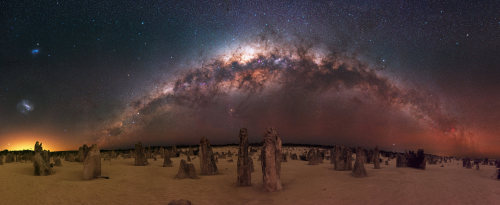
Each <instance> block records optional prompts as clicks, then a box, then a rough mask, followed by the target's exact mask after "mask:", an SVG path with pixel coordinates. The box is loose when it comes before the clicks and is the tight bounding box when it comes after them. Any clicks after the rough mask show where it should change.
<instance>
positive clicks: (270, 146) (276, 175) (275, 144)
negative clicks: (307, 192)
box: [261, 128, 282, 192]
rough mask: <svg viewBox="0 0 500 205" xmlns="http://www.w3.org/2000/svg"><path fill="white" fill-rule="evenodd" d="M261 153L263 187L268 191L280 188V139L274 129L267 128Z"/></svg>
mask: <svg viewBox="0 0 500 205" xmlns="http://www.w3.org/2000/svg"><path fill="white" fill-rule="evenodd" d="M261 153H262V154H261V156H262V161H261V162H262V180H263V184H264V189H265V190H266V191H269V192H273V191H279V190H281V189H282V185H281V180H280V172H281V139H280V137H279V136H278V132H277V131H276V129H274V128H268V129H267V131H266V134H265V136H264V145H263V146H262V152H261Z"/></svg>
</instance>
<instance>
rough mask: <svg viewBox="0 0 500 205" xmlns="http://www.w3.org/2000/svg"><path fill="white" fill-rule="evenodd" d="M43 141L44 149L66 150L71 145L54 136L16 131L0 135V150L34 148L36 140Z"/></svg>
mask: <svg viewBox="0 0 500 205" xmlns="http://www.w3.org/2000/svg"><path fill="white" fill-rule="evenodd" d="M37 141H38V142H40V143H42V146H43V149H44V150H50V151H64V150H70V149H69V146H64V145H62V144H61V143H60V142H57V141H56V140H54V137H40V136H39V135H38V134H37V135H35V134H32V133H16V134H10V135H4V136H0V150H6V149H7V150H9V151H21V150H34V148H35V143H36V142H37Z"/></svg>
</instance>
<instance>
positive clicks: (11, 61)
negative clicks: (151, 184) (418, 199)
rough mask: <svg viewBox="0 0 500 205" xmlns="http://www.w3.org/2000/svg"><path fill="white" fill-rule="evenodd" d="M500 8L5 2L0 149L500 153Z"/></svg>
mask: <svg viewBox="0 0 500 205" xmlns="http://www.w3.org/2000/svg"><path fill="white" fill-rule="evenodd" d="M498 11H500V2H499V1H488V0H480V1H474V0H467V1H449V2H448V1H229V0H226V1H200V0H195V1H189V0H183V1H137V0H134V1H125V0H119V1H118V0H116V1H77V0H74V1H65V0H59V1H57V0H43V1H8V2H2V3H0V20H1V24H0V31H1V32H0V149H2V150H3V149H33V147H32V146H33V144H34V141H35V140H40V141H42V142H43V144H44V146H46V147H48V148H49V149H52V150H69V149H76V148H77V147H78V146H80V145H81V144H83V143H98V144H99V145H100V146H101V147H102V148H121V147H131V146H132V145H133V144H134V143H136V142H137V141H142V142H143V143H144V144H148V145H171V144H197V143H199V139H200V138H201V137H202V136H206V137H208V138H209V140H210V141H211V143H212V144H225V143H237V142H238V133H239V132H238V130H239V128H241V127H247V128H248V129H249V136H250V141H251V142H259V141H260V140H261V138H262V135H263V133H264V129H265V128H266V127H268V126H274V127H276V128H277V129H278V132H279V133H280V135H281V137H282V139H283V141H284V142H286V143H308V144H326V145H331V144H346V145H351V146H354V145H356V146H358V145H359V146H369V147H374V146H375V145H378V146H379V147H381V148H383V149H387V150H395V151H403V150H405V149H416V148H425V149H426V150H428V152H432V153H437V154H462V155H463V154H466V155H473V154H480V155H487V156H499V155H500V129H499V128H500V12H498Z"/></svg>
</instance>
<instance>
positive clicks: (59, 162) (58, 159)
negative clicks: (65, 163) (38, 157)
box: [54, 157, 62, 167]
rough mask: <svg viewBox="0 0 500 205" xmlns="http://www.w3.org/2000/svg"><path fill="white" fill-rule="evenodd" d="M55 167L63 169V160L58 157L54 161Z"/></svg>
mask: <svg viewBox="0 0 500 205" xmlns="http://www.w3.org/2000/svg"><path fill="white" fill-rule="evenodd" d="M54 165H55V166H56V167H62V162H61V158H59V157H56V158H55V159H54Z"/></svg>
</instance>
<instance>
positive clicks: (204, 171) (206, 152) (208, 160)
mask: <svg viewBox="0 0 500 205" xmlns="http://www.w3.org/2000/svg"><path fill="white" fill-rule="evenodd" d="M200 149H201V150H200V152H199V153H198V155H199V156H200V169H201V175H215V174H217V173H218V172H219V171H218V169H217V165H216V164H215V158H214V153H213V151H212V147H211V146H210V142H209V141H208V139H207V138H206V137H202V138H201V140H200ZM191 152H192V150H191Z"/></svg>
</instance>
